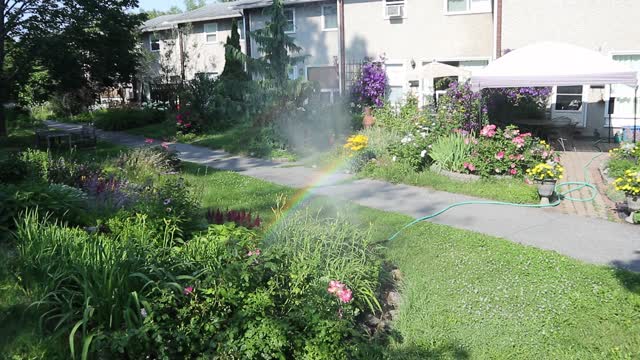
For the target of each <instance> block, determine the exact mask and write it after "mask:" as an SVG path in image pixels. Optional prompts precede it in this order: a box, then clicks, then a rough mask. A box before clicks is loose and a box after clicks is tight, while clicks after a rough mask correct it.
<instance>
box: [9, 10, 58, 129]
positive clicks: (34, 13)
mask: <svg viewBox="0 0 640 360" xmlns="http://www.w3.org/2000/svg"><path fill="white" fill-rule="evenodd" d="M57 6H58V4H57V3H56V1H54V0H0V13H1V15H2V18H1V19H0V137H2V136H6V135H7V124H6V121H5V107H4V105H5V104H6V103H7V101H8V100H9V96H10V94H11V93H12V92H13V91H15V90H14V89H13V86H12V82H13V80H14V78H15V76H16V75H17V70H18V69H23V68H26V67H28V64H20V65H21V66H20V67H18V66H12V67H10V68H8V67H7V66H6V65H7V60H8V59H10V58H12V57H14V58H15V56H16V54H17V52H19V51H20V46H17V44H19V42H18V41H19V40H20V39H21V38H23V37H24V36H25V35H26V34H27V33H29V32H38V30H39V29H38V27H39V26H40V25H43V18H44V17H45V16H44V15H45V14H47V13H49V12H51V11H52V10H53V9H55V8H56V7H57ZM41 29H42V28H41V27H40V30H41ZM9 43H12V44H13V46H10V47H9V48H8V47H7V44H9Z"/></svg>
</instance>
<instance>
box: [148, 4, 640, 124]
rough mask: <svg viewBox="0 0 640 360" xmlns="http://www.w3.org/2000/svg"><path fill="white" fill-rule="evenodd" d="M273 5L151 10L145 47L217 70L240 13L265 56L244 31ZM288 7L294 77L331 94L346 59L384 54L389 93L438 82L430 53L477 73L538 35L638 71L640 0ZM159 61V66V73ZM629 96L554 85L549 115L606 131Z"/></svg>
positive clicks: (622, 113)
mask: <svg viewBox="0 0 640 360" xmlns="http://www.w3.org/2000/svg"><path fill="white" fill-rule="evenodd" d="M270 4H271V1H270V0H238V1H232V2H227V3H214V4H211V5H207V6H205V7H203V8H201V9H197V10H194V11H190V12H186V13H184V14H180V15H169V16H163V17H159V18H156V19H152V20H149V21H148V22H147V23H145V25H144V27H143V29H142V31H143V36H142V46H143V47H146V48H147V49H148V50H149V51H150V52H151V53H153V54H155V55H156V58H157V59H164V62H165V63H169V64H173V65H172V66H169V67H172V68H174V69H178V70H176V71H174V73H173V74H172V75H171V76H172V77H174V78H175V79H179V78H182V79H184V80H189V79H191V78H193V76H195V74H197V73H206V74H210V75H212V76H216V75H217V74H219V73H221V72H222V69H223V68H224V41H225V40H226V38H227V36H228V35H229V33H230V29H231V22H232V21H234V20H235V21H237V22H238V23H239V25H240V28H241V37H242V50H243V51H244V52H245V53H247V54H248V55H249V56H252V57H257V56H259V54H258V51H259V49H258V46H257V44H256V43H255V42H254V41H253V40H252V39H251V37H250V35H248V34H250V32H251V31H253V30H256V29H259V28H261V27H263V26H265V24H266V22H267V21H268V14H267V11H266V10H267V7H268V6H269V5H270ZM285 6H286V15H287V18H288V20H289V22H290V25H289V26H290V28H289V31H288V33H289V34H290V36H292V37H293V38H294V39H295V41H296V44H297V45H299V46H300V47H301V48H302V52H301V54H302V55H306V56H307V57H306V59H305V61H304V63H302V64H299V65H298V66H296V67H295V68H292V69H291V70H290V77H291V78H299V77H302V78H305V79H308V80H312V81H318V82H319V83H320V88H321V89H322V91H324V92H326V93H327V98H329V99H331V98H333V97H334V96H335V95H336V94H338V93H340V92H341V91H345V88H346V87H347V85H348V84H347V76H346V75H347V74H346V72H347V68H346V64H347V63H350V62H354V61H355V62H357V61H361V60H362V59H363V58H365V57H368V58H375V57H378V56H382V55H384V57H385V58H386V68H387V75H388V79H389V85H390V94H389V97H390V99H391V100H392V101H399V100H401V99H402V98H403V97H404V96H405V95H406V94H407V93H408V92H409V91H411V92H413V93H418V94H420V93H423V92H424V91H425V90H426V89H427V88H432V86H426V84H425V83H424V79H423V76H422V75H421V71H422V67H423V66H424V65H426V64H428V63H429V62H432V61H438V62H442V63H445V64H448V65H452V66H456V67H460V68H463V69H466V70H468V71H471V72H473V71H474V70H476V69H480V68H482V67H484V66H486V65H487V64H488V63H489V62H490V61H492V60H493V59H496V58H497V57H500V56H501V55H503V54H504V53H505V52H506V51H509V50H514V49H517V48H519V47H523V46H525V45H528V44H532V43H536V42H541V41H557V42H565V43H571V44H575V45H578V46H582V47H585V48H588V49H591V50H597V51H600V52H601V53H602V54H604V55H606V56H609V57H611V58H613V59H614V60H616V61H620V62H624V63H625V64H628V65H629V66H630V67H633V68H635V69H638V70H640V27H639V26H638V25H637V18H638V15H640V1H637V0H608V1H602V0H581V1H575V0H539V1H522V0H285ZM178 29H181V30H182V31H181V32H178V31H176V30H178ZM177 33H183V34H184V35H183V36H182V38H180V37H179V36H177V35H176V34H177ZM177 44H182V45H181V46H178V45H177ZM175 49H182V50H181V51H182V53H180V51H176V50H175ZM185 59H186V60H185ZM160 62H161V61H157V62H156V63H155V65H154V67H153V68H154V69H156V70H157V73H158V76H159V74H160V72H161V71H160V70H161V66H160ZM165 65H166V64H165ZM165 67H166V66H165ZM165 70H166V69H165ZM631 95H632V89H630V88H628V87H624V86H612V87H609V86H604V84H603V85H595V86H593V85H592V86H586V85H580V84H576V86H575V87H561V88H559V89H558V88H554V91H553V95H552V104H550V111H551V116H552V117H559V116H563V117H570V118H573V119H575V121H576V122H578V123H579V126H580V128H581V129H582V131H583V133H589V134H590V133H593V132H594V131H596V130H597V131H599V132H601V133H602V132H603V131H606V129H607V128H608V126H609V123H608V116H605V114H607V112H608V107H609V98H610V97H616V99H617V100H616V104H615V111H614V113H613V115H612V125H613V126H616V127H617V126H623V125H628V123H629V119H630V118H632V117H633V116H632V115H633V113H632V112H633V108H632V104H631V103H632V102H631ZM578 100H579V101H578ZM569 104H573V105H571V106H570V105H569ZM576 104H579V106H578V105H576ZM630 112H631V113H630Z"/></svg>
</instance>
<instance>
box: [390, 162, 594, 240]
mask: <svg viewBox="0 0 640 360" xmlns="http://www.w3.org/2000/svg"><path fill="white" fill-rule="evenodd" d="M602 155H604V153H600V154H598V155H596V156H594V157H593V158H591V160H589V162H588V163H587V164H586V165H585V166H584V167H583V168H582V169H583V171H584V179H585V181H568V182H563V183H559V184H557V185H556V188H555V192H556V194H558V199H557V200H556V201H554V202H552V203H549V204H516V203H510V202H502V201H487V200H478V201H462V202H458V203H454V204H451V205H449V206H447V207H445V208H444V209H442V210H440V211H437V212H435V213H433V214H431V215H427V216H423V217H421V218H418V219H415V220H414V221H412V222H410V223H408V224H407V225H405V226H403V227H402V229H400V230H399V231H398V232H397V233H395V234H393V236H391V237H390V238H389V239H388V240H387V241H391V240H393V239H395V238H396V237H397V236H398V235H400V234H401V233H402V232H403V231H405V230H406V229H407V228H410V227H411V226H413V225H415V224H417V223H420V222H423V221H425V220H429V219H433V218H435V217H437V216H439V215H442V214H444V213H445V212H447V211H449V210H451V209H453V208H456V207H459V206H465V205H506V206H516V207H524V208H540V209H541V208H548V207H555V206H558V205H560V203H561V202H562V201H564V200H568V201H575V202H589V201H593V200H594V199H595V198H596V196H597V195H598V189H597V188H596V186H595V185H593V184H591V183H590V182H589V181H590V180H589V166H591V164H592V163H593V161H594V160H596V159H597V158H599V157H600V156H602ZM572 186H575V187H572ZM565 187H569V189H567V190H565V191H560V189H561V188H565ZM584 188H587V189H589V192H590V193H591V196H589V197H588V198H584V199H583V198H574V197H571V196H569V194H571V193H573V192H576V191H580V190H582V189H584Z"/></svg>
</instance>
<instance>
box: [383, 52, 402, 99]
mask: <svg viewBox="0 0 640 360" xmlns="http://www.w3.org/2000/svg"><path fill="white" fill-rule="evenodd" d="M385 66H386V70H387V80H388V81H389V94H388V96H387V100H388V101H389V102H390V103H392V104H395V103H399V102H401V101H402V99H403V98H404V90H405V89H404V85H405V79H406V74H405V69H404V63H402V62H393V63H389V62H387V63H386V64H385Z"/></svg>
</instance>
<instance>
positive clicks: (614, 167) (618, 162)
mask: <svg viewBox="0 0 640 360" xmlns="http://www.w3.org/2000/svg"><path fill="white" fill-rule="evenodd" d="M637 166H638V163H637V161H636V160H635V159H631V158H625V157H620V158H616V157H614V158H612V159H611V160H609V163H608V164H607V168H608V169H609V176H610V177H611V178H613V179H617V178H620V177H623V176H624V172H625V171H627V170H631V169H633V168H635V167H637Z"/></svg>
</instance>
